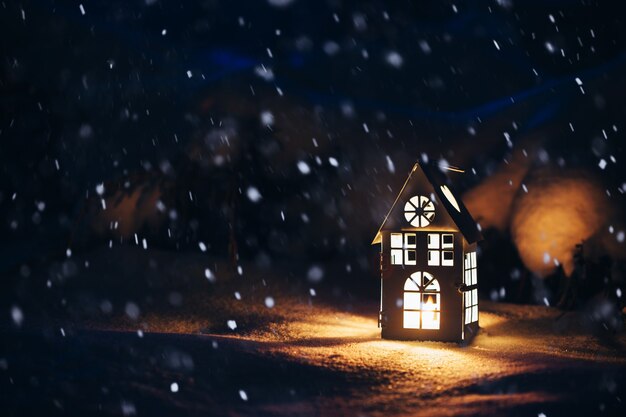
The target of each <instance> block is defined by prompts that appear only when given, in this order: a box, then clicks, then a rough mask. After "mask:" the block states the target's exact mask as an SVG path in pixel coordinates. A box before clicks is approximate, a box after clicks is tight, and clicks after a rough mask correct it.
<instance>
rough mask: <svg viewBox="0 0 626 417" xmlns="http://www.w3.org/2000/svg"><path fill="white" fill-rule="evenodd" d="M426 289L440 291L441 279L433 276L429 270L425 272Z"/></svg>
mask: <svg viewBox="0 0 626 417" xmlns="http://www.w3.org/2000/svg"><path fill="white" fill-rule="evenodd" d="M422 285H423V286H424V290H425V291H432V292H439V291H440V289H439V281H437V280H436V279H434V278H433V276H432V275H431V274H429V273H428V272H424V282H423V283H422Z"/></svg>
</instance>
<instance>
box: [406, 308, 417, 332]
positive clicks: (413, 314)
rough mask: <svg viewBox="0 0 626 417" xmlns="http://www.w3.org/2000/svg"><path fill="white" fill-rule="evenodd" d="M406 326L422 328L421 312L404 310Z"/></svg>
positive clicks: (408, 327) (407, 327)
mask: <svg viewBox="0 0 626 417" xmlns="http://www.w3.org/2000/svg"><path fill="white" fill-rule="evenodd" d="M404 328H405V329H419V328H420V312H419V311H405V312H404Z"/></svg>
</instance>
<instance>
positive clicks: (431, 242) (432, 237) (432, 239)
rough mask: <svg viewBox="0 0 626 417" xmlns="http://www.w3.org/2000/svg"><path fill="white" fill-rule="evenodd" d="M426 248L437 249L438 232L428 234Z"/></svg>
mask: <svg viewBox="0 0 626 417" xmlns="http://www.w3.org/2000/svg"><path fill="white" fill-rule="evenodd" d="M428 249H439V234H438V233H430V234H428Z"/></svg>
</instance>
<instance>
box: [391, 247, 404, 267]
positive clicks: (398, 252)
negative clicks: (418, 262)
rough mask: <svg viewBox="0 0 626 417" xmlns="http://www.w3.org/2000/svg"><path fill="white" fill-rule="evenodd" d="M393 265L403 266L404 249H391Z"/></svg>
mask: <svg viewBox="0 0 626 417" xmlns="http://www.w3.org/2000/svg"><path fill="white" fill-rule="evenodd" d="M391 264H392V265H402V249H391Z"/></svg>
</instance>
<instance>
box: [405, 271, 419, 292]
mask: <svg viewBox="0 0 626 417" xmlns="http://www.w3.org/2000/svg"><path fill="white" fill-rule="evenodd" d="M421 282H422V273H421V272H414V273H413V274H411V277H410V278H407V280H406V281H404V290H405V291H419V290H420V288H419V285H420V283H421Z"/></svg>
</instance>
